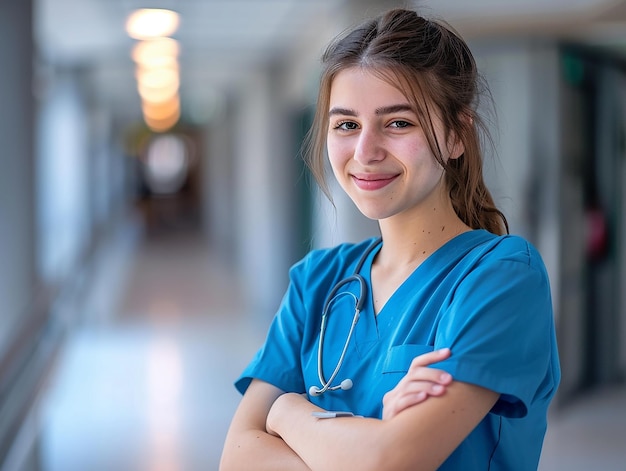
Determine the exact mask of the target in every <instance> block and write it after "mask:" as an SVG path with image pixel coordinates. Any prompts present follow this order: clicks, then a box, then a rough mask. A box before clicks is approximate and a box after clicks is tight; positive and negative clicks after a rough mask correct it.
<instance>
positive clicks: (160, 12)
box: [126, 8, 180, 39]
mask: <svg viewBox="0 0 626 471" xmlns="http://www.w3.org/2000/svg"><path fill="white" fill-rule="evenodd" d="M179 23H180V18H179V16H178V13H176V12H174V11H172V10H164V9H157V8H142V9H139V10H135V11H134V12H133V13H131V14H130V15H129V16H128V19H127V20H126V32H127V33H128V35H129V36H130V37H131V38H135V39H149V38H156V37H161V36H171V35H172V34H173V33H175V32H176V30H177V29H178V25H179Z"/></svg>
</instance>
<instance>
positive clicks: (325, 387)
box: [309, 238, 382, 396]
mask: <svg viewBox="0 0 626 471" xmlns="http://www.w3.org/2000/svg"><path fill="white" fill-rule="evenodd" d="M381 240H382V239H381V238H378V239H376V240H375V241H374V243H373V244H372V245H370V246H369V247H368V248H367V250H366V251H365V253H364V254H363V255H362V256H361V259H360V260H359V263H358V264H357V266H356V268H355V269H354V273H353V274H352V275H350V276H348V277H347V278H344V279H343V280H341V281H339V282H338V283H337V284H336V285H335V286H334V287H333V289H332V290H330V293H328V296H327V297H326V301H325V302H324V309H323V311H322V324H321V326H320V337H319V342H318V347H317V376H318V377H319V380H320V383H321V385H322V387H321V388H320V387H319V386H311V387H310V388H309V395H311V396H321V395H322V394H324V393H325V392H326V391H336V390H337V389H341V390H342V391H347V390H348V389H350V388H352V385H353V383H352V380H351V379H350V378H346V379H344V380H343V381H342V382H341V383H339V385H338V386H331V384H332V383H333V381H334V380H335V377H336V376H337V373H339V370H340V368H341V365H342V364H343V360H344V358H345V356H346V352H347V351H348V345H349V344H350V339H352V334H353V333H354V328H355V327H356V324H357V322H358V321H359V317H360V315H361V310H362V308H363V304H365V300H366V298H367V296H366V295H367V284H366V283H365V279H364V278H363V277H362V276H361V275H360V274H359V272H360V271H361V268H362V267H363V264H364V263H365V260H367V257H368V256H369V255H370V254H371V253H372V251H373V250H374V249H375V248H376V247H377V246H378V244H379V243H380V241H381ZM352 282H357V283H358V284H359V295H358V296H357V295H355V294H354V293H352V292H350V291H343V292H341V293H339V290H340V289H341V288H342V287H344V286H345V285H347V284H349V283H352ZM341 296H351V297H352V298H353V299H354V304H355V307H354V316H353V317H352V325H351V326H350V330H349V331H348V335H347V337H346V341H345V342H344V344H343V349H342V350H341V355H339V360H338V361H337V366H335V369H334V370H333V373H332V374H331V375H330V378H328V381H327V380H326V378H325V376H324V371H323V364H324V362H323V355H324V337H325V335H326V324H327V323H328V313H329V311H330V307H331V305H332V304H333V303H334V302H335V301H336V300H337V299H339V298H340V297H341Z"/></svg>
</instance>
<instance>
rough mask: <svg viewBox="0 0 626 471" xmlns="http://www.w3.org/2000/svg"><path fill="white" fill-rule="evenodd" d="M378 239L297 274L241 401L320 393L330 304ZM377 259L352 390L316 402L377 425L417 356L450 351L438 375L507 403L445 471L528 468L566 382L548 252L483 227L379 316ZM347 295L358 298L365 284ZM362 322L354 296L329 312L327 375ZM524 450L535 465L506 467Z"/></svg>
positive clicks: (364, 272) (448, 248)
mask: <svg viewBox="0 0 626 471" xmlns="http://www.w3.org/2000/svg"><path fill="white" fill-rule="evenodd" d="M373 241H374V240H373V239H371V240H366V241H364V242H361V243H358V244H342V245H339V246H337V247H334V248H330V249H323V250H316V251H313V252H311V253H309V254H308V255H307V256H306V257H305V258H304V259H303V260H301V261H300V262H299V263H297V264H296V265H294V266H293V267H292V269H291V270H290V284H289V288H288V290H287V292H286V294H285V296H284V298H283V301H282V303H281V306H280V308H279V310H278V312H277V314H276V316H275V318H274V320H273V322H272V324H271V326H270V329H269V332H268V337H267V339H266V342H265V344H264V345H263V346H262V348H261V349H260V350H259V351H258V352H257V354H256V356H255V357H254V359H253V360H252V362H251V363H250V364H249V365H248V367H247V368H246V369H245V370H244V372H243V373H242V375H241V376H240V378H239V379H238V381H237V382H236V386H237V388H238V389H239V391H240V392H242V393H243V392H245V390H246V388H247V386H248V384H249V383H250V381H251V380H252V378H257V379H260V380H263V381H266V382H268V383H270V384H273V385H275V386H276V387H278V388H280V389H282V390H283V391H288V392H297V393H305V392H306V391H307V390H308V388H309V387H310V386H312V385H315V386H320V381H319V378H318V373H317V360H318V356H317V351H318V339H319V329H320V322H321V313H322V310H323V305H324V301H325V299H326V297H327V295H328V293H329V292H330V291H331V290H332V288H333V286H334V285H335V284H336V283H338V282H339V281H341V280H342V279H344V278H346V277H348V276H350V275H352V274H353V273H354V270H355V267H356V265H357V263H358V261H359V259H360V258H361V257H362V255H363V253H365V252H366V250H367V248H368V247H370V246H371V244H372V243H373ZM378 250H380V247H378V248H377V249H376V250H374V251H372V253H370V255H369V256H368V257H367V260H366V261H365V263H364V265H363V267H362V269H361V270H360V274H361V276H363V277H364V278H365V281H366V285H367V287H368V289H367V293H366V296H367V299H366V302H365V304H364V307H363V310H362V312H361V317H360V319H359V321H358V323H357V325H356V327H355V332H354V334H353V341H351V342H350V345H349V346H348V350H347V353H346V355H345V358H344V361H343V363H342V366H341V368H340V370H339V373H338V374H337V377H336V379H335V381H333V384H334V385H337V384H339V383H340V382H341V381H343V380H344V379H351V380H352V382H353V387H352V388H351V389H349V390H345V391H344V390H337V391H327V392H326V393H324V394H323V395H321V396H316V397H309V400H310V401H311V402H313V403H314V404H317V405H318V406H320V407H322V408H324V409H327V410H348V411H351V412H353V413H354V414H356V415H362V416H365V417H375V418H380V417H381V416H382V397H383V395H384V394H385V393H386V392H387V391H389V390H391V389H393V388H394V387H395V385H396V384H397V383H398V381H399V380H400V379H401V378H402V377H403V376H404V375H405V374H406V372H407V370H408V367H409V365H410V363H411V361H412V360H413V358H415V357H416V356H418V355H420V354H422V353H426V352H428V351H432V350H433V349H438V348H443V347H448V348H450V349H451V350H452V355H451V357H450V358H449V359H447V360H445V361H443V362H440V363H438V364H435V365H432V366H433V367H436V368H440V369H442V370H446V371H448V372H449V373H451V374H452V376H453V377H454V379H455V380H458V381H464V382H468V383H472V384H476V385H479V386H482V387H485V388H488V389H491V390H493V391H496V392H498V393H500V399H499V400H498V402H497V403H496V405H495V406H494V408H493V409H492V411H491V413H489V414H488V415H487V416H486V417H485V418H484V419H483V421H482V422H481V423H480V424H479V425H478V427H477V428H476V429H475V430H474V431H473V432H472V434H470V436H469V437H468V438H467V439H466V440H465V441H464V442H463V443H462V444H461V445H460V446H459V448H458V449H457V450H456V451H455V452H454V453H453V454H452V455H451V456H450V457H449V459H448V460H447V461H446V463H444V466H443V467H442V468H441V469H450V470H452V469H468V470H472V469H487V467H486V466H488V465H489V464H490V463H492V462H493V460H494V459H495V460H498V459H501V460H502V462H504V463H507V464H506V465H507V466H508V465H511V466H512V467H511V468H492V469H512V470H517V469H520V470H522V469H531V468H529V467H528V466H531V467H532V463H533V462H535V460H538V453H539V451H540V449H541V441H542V437H543V435H542V433H541V432H540V431H541V430H542V429H543V430H544V431H545V427H546V409H547V406H548V404H549V402H550V399H551V397H552V395H553V394H554V391H555V390H556V386H557V385H558V381H559V378H560V371H559V367H558V354H557V350H556V341H555V335H554V324H553V317H552V302H551V298H550V289H549V283H548V278H547V274H546V271H545V267H544V265H543V262H542V261H541V258H540V256H539V254H538V253H537V252H536V250H535V249H534V247H532V245H530V244H529V243H528V242H526V241H525V240H524V239H522V238H520V237H516V236H496V235H493V234H491V233H489V232H487V231H484V230H474V231H469V232H466V233H463V234H460V235H459V236H457V237H455V238H454V239H452V240H451V241H449V242H448V243H446V244H445V245H444V246H442V247H441V248H440V249H438V250H437V251H436V252H435V253H433V254H432V255H431V256H430V257H428V258H427V259H426V260H425V261H424V262H423V263H422V264H420V266H419V267H417V269H416V270H415V271H414V272H413V273H412V274H411V275H409V277H408V278H407V279H406V280H405V281H404V282H403V283H402V284H401V285H400V286H399V287H398V289H397V290H396V291H395V292H394V293H393V294H392V296H391V297H390V298H389V300H388V301H387V303H386V304H385V305H384V306H383V308H382V309H381V311H380V312H379V313H378V315H375V313H374V309H373V303H372V297H371V290H370V289H369V287H370V286H371V279H370V273H371V266H372V261H373V259H374V257H375V255H376V253H377V252H378ZM346 290H348V291H351V292H352V293H357V292H358V290H357V286H356V285H355V286H350V285H348V286H347V287H346ZM353 313H354V298H353V296H351V295H349V294H347V295H345V296H340V298H339V299H338V300H337V302H336V303H334V305H333V306H332V311H331V312H330V314H329V318H328V323H327V325H328V327H327V330H326V335H325V341H324V346H323V353H324V355H323V359H324V364H323V371H324V375H325V376H326V378H328V377H329V376H330V374H331V372H332V371H333V370H334V368H335V366H336V365H337V360H338V357H339V354H340V351H341V349H342V348H343V345H344V343H345V339H346V335H347V333H348V331H349V328H350V324H351V321H352V318H353ZM520 419H523V420H520ZM530 431H533V433H530ZM537 431H539V433H537ZM529 436H534V437H538V439H529V438H528V437H529ZM537 440H539V442H538V443H537ZM521 442H524V443H526V445H525V446H524V449H525V454H526V456H527V457H526V458H516V459H517V460H518V464H515V465H514V464H512V463H510V462H508V461H507V460H508V459H510V451H511V449H512V448H509V446H510V447H518V448H519V446H520V443H521ZM476 450H480V452H478V453H477V451H476ZM515 455H516V456H518V457H519V456H520V454H519V453H515ZM522 456H523V454H522ZM520 460H521V461H520ZM519 463H521V464H519ZM525 463H526V464H525ZM468 464H470V465H469V466H468ZM457 466H458V467H457ZM482 466H485V467H484V468H482ZM525 466H526V467H525Z"/></svg>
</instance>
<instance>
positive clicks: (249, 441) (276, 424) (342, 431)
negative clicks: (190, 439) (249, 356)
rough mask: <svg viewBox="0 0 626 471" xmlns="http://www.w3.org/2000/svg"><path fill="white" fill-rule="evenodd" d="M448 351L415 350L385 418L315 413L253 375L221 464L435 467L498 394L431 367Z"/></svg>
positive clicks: (295, 470) (294, 469) (295, 468)
mask: <svg viewBox="0 0 626 471" xmlns="http://www.w3.org/2000/svg"><path fill="white" fill-rule="evenodd" d="M448 355H449V351H435V352H432V353H428V354H426V355H421V356H420V357H417V358H416V359H415V360H414V362H413V364H412V366H411V368H410V370H409V372H408V373H407V375H406V376H405V377H404V378H403V379H402V380H401V381H400V383H398V385H397V386H396V388H394V389H393V390H392V391H390V392H389V393H387V395H385V398H384V399H383V405H384V409H383V420H378V419H369V418H352V417H350V418H337V419H331V420H325V419H317V418H315V417H313V416H312V415H311V412H313V411H320V410H321V409H320V408H319V407H317V406H315V405H313V404H311V403H310V402H309V401H308V400H307V399H306V398H305V397H304V396H302V395H300V394H294V393H283V391H281V390H280V389H278V388H276V387H274V386H272V385H270V384H267V383H264V382H261V381H253V382H252V383H251V384H250V386H249V388H248V390H247V391H246V394H245V395H244V397H243V399H242V401H241V404H240V406H239V408H238V409H237V412H236V413H235V416H234V418H233V421H232V424H231V428H230V430H229V432H228V436H227V437H226V442H225V445H224V452H223V455H222V462H221V464H220V469H221V470H222V471H227V470H231V469H234V470H240V469H254V470H259V471H260V470H272V471H277V470H289V471H299V470H318V469H320V470H321V469H323V470H325V471H326V470H334V469H337V470H345V469H351V468H352V469H360V470H361V469H362V470H369V469H372V470H380V469H386V470H390V471H391V470H396V469H398V470H404V469H411V470H414V469H424V470H434V469H437V467H439V466H440V465H441V463H442V462H443V461H445V459H446V458H447V457H448V456H449V455H450V453H452V451H454V449H455V448H456V447H457V446H458V445H459V444H460V443H461V441H463V439H464V438H465V437H466V436H467V435H468V434H469V433H470V432H471V431H472V430H473V429H474V427H476V425H477V424H478V423H479V422H480V421H481V420H482V418H483V417H484V416H485V415H486V414H487V413H488V412H489V410H490V409H491V407H492V406H493V405H494V404H495V402H496V400H497V398H498V394H497V393H495V392H493V391H490V390H487V389H484V388H480V387H478V386H474V385H470V384H467V383H462V382H458V381H453V380H452V379H451V378H450V377H449V375H448V376H445V375H444V376H442V373H443V372H442V371H440V370H436V369H432V368H427V365H429V364H431V363H433V362H436V361H439V360H441V359H443V358H445V357H446V356H448ZM429 396H432V398H430V399H428V400H426V398H427V397H429Z"/></svg>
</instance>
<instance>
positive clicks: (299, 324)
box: [235, 262, 305, 394]
mask: <svg viewBox="0 0 626 471" xmlns="http://www.w3.org/2000/svg"><path fill="white" fill-rule="evenodd" d="M302 266H303V263H302V262H300V263H299V264H297V265H294V267H292V268H291V270H290V271H289V278H290V282H289V287H288V289H287V292H286V293H285V295H284V297H283V300H282V302H281V304H280V308H279V309H278V312H277V314H276V315H275V316H274V319H273V320H272V323H271V325H270V328H269V331H268V334H267V338H266V340H265V343H264V345H263V346H262V347H261V348H260V349H259V351H258V352H257V353H256V355H255V357H254V358H253V359H252V361H251V362H250V364H249V365H248V366H247V367H246V368H245V370H244V371H243V373H242V374H241V376H240V377H239V379H238V380H237V381H236V382H235V387H236V388H237V390H238V391H239V392H240V393H241V394H243V393H245V391H246V389H247V388H248V386H249V385H250V382H251V381H252V379H253V378H256V379H260V380H263V381H265V382H267V383H270V384H272V385H274V386H276V387H278V388H280V389H281V390H283V391H285V392H297V393H303V392H305V387H304V380H303V378H302V367H301V362H300V345H301V344H302V333H303V322H304V317H305V309H304V304H303V302H302V299H303V297H302V291H301V290H300V288H299V287H300V286H302V285H303V284H302V273H301V272H302V270H301V268H302Z"/></svg>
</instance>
